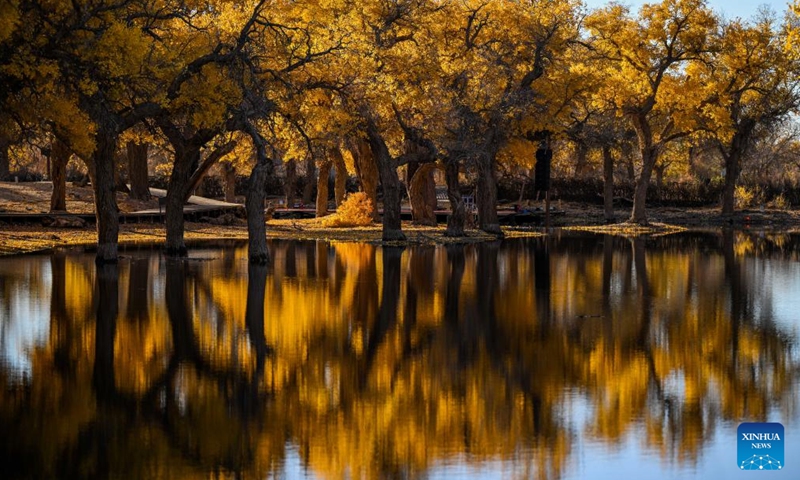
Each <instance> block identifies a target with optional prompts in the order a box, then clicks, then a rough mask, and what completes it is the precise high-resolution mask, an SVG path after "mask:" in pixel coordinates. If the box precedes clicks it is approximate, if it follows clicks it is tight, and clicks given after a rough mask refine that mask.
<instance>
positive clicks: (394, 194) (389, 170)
mask: <svg viewBox="0 0 800 480" xmlns="http://www.w3.org/2000/svg"><path fill="white" fill-rule="evenodd" d="M367 135H368V138H369V146H370V149H371V150H372V153H373V155H374V156H375V160H376V163H377V165H378V173H379V175H380V179H381V185H382V186H383V235H382V238H383V241H385V242H390V241H403V240H405V239H406V236H405V234H404V233H403V230H402V222H401V218H400V198H401V195H402V187H401V186H400V179H399V178H398V176H397V167H396V166H395V163H394V159H393V158H392V156H391V154H390V153H389V148H388V147H387V146H386V142H385V141H384V140H383V137H382V136H381V134H380V132H379V131H378V127H377V126H376V125H375V123H374V122H373V121H369V122H368V124H367Z"/></svg>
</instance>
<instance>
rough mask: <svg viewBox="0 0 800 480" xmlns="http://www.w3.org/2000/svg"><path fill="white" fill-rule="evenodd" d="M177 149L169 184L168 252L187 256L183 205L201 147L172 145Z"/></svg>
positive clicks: (173, 254)
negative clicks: (184, 238)
mask: <svg viewBox="0 0 800 480" xmlns="http://www.w3.org/2000/svg"><path fill="white" fill-rule="evenodd" d="M172 146H173V148H174V149H175V159H174V163H173V166H172V174H171V175H170V177H169V185H168V186H167V205H166V212H167V213H166V222H167V243H166V253H167V255H169V256H177V257H183V256H186V253H187V250H186V244H185V243H184V240H183V232H184V218H183V206H184V204H185V200H184V199H185V198H186V196H187V194H188V193H189V179H190V178H191V176H192V170H193V169H194V168H193V167H194V166H196V165H197V164H198V163H199V161H200V148H199V147H197V146H193V145H189V146H187V145H176V144H173V145H172Z"/></svg>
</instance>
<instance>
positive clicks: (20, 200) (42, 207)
mask: <svg viewBox="0 0 800 480" xmlns="http://www.w3.org/2000/svg"><path fill="white" fill-rule="evenodd" d="M52 191H53V185H52V184H51V183H50V182H27V183H13V182H0V212H7V213H47V212H49V211H50V195H51V192H52ZM66 197H67V211H68V212H70V213H94V192H92V189H91V187H76V186H74V185H72V184H70V183H67V195H66ZM117 205H118V206H119V210H120V211H121V212H136V211H139V210H147V209H150V208H158V200H156V199H152V200H149V201H146V202H143V201H139V200H131V199H130V198H128V195H126V194H124V193H117Z"/></svg>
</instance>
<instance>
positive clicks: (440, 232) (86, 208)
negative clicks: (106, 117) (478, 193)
mask: <svg viewBox="0 0 800 480" xmlns="http://www.w3.org/2000/svg"><path fill="white" fill-rule="evenodd" d="M51 188H52V186H51V185H50V184H49V183H47V182H36V183H25V184H13V183H8V182H0V212H8V213H14V212H20V213H24V212H33V213H44V212H47V209H48V208H49V195H50V191H51ZM67 196H68V202H67V209H68V211H70V212H73V213H87V212H91V211H92V209H93V204H92V194H91V189H89V188H86V187H75V186H71V185H70V186H68V187H67ZM118 202H119V205H120V211H125V212H131V211H136V210H138V209H142V208H152V207H153V205H156V206H157V205H158V202H157V200H155V199H153V200H151V201H149V202H138V201H131V200H129V199H128V198H127V196H126V195H123V194H120V195H119V196H118ZM553 208H554V209H557V210H560V211H562V212H563V214H561V215H559V216H557V217H554V218H553V219H552V220H553V221H552V224H551V225H552V226H553V227H562V228H568V229H576V230H586V231H592V232H596V233H610V234H616V235H625V236H635V235H641V234H664V233H672V232H675V231H681V230H686V229H689V230H708V229H718V228H735V229H741V230H757V231H767V232H785V233H792V232H800V211H798V210H761V209H758V210H747V211H741V212H737V213H736V214H734V215H730V216H723V215H720V214H719V212H718V209H716V208H713V207H707V208H691V209H685V208H673V207H653V208H650V209H649V210H648V214H649V218H650V219H651V223H652V225H651V227H649V228H641V227H639V226H637V225H629V224H624V223H618V224H612V225H606V223H605V217H604V214H603V209H602V207H601V206H599V205H589V204H577V203H567V202H563V203H562V202H553ZM628 214H629V209H628V208H618V209H617V210H616V211H615V215H616V218H617V219H625V218H627V216H628ZM403 230H404V232H405V233H406V237H407V239H408V243H409V244H443V243H470V242H482V241H491V240H494V239H495V237H494V236H493V235H488V234H486V233H484V232H481V231H479V230H468V232H467V236H466V237H464V238H457V239H454V238H450V237H446V236H445V235H444V233H445V226H444V225H439V226H437V227H421V226H417V225H412V224H411V223H408V222H406V223H404V224H403ZM504 232H505V234H506V236H507V237H519V236H540V235H543V234H544V229H543V228H542V227H540V226H522V227H508V228H505V229H504ZM267 235H268V237H269V238H276V239H289V240H329V241H352V242H355V241H359V242H373V243H379V242H380V241H381V226H380V224H373V225H371V226H368V227H359V228H324V227H322V226H321V224H320V222H319V221H318V220H317V219H307V220H270V221H269V222H268V223H267ZM165 238H166V232H165V229H164V225H163V224H160V223H133V224H123V225H121V226H120V244H121V245H122V246H130V245H143V246H144V245H156V246H157V245H161V244H163V243H164V241H165ZM185 239H186V243H187V245H189V246H191V245H197V244H199V243H204V242H214V241H223V242H224V241H246V240H247V225H246V222H245V221H244V220H243V219H238V218H235V219H232V222H231V224H230V225H213V224H210V223H193V222H187V223H186V233H185ZM96 241H97V237H96V233H95V229H94V225H86V226H84V227H79V228H69V227H66V228H65V227H61V228H59V227H46V226H42V225H39V224H33V223H8V222H7V223H5V224H0V255H9V254H15V253H26V252H35V251H41V250H47V249H51V248H56V247H83V248H87V249H92V248H93V247H94V245H95V244H96Z"/></svg>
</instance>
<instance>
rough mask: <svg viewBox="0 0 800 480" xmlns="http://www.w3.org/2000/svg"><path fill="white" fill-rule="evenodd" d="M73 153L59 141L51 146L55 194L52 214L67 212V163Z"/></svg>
mask: <svg viewBox="0 0 800 480" xmlns="http://www.w3.org/2000/svg"><path fill="white" fill-rule="evenodd" d="M71 156H72V152H71V151H70V150H69V148H67V146H66V145H64V143H63V142H61V141H59V140H57V139H56V140H53V144H52V145H51V146H50V180H51V181H52V182H53V192H52V193H51V195H50V212H66V211H67V163H69V157H71Z"/></svg>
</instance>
